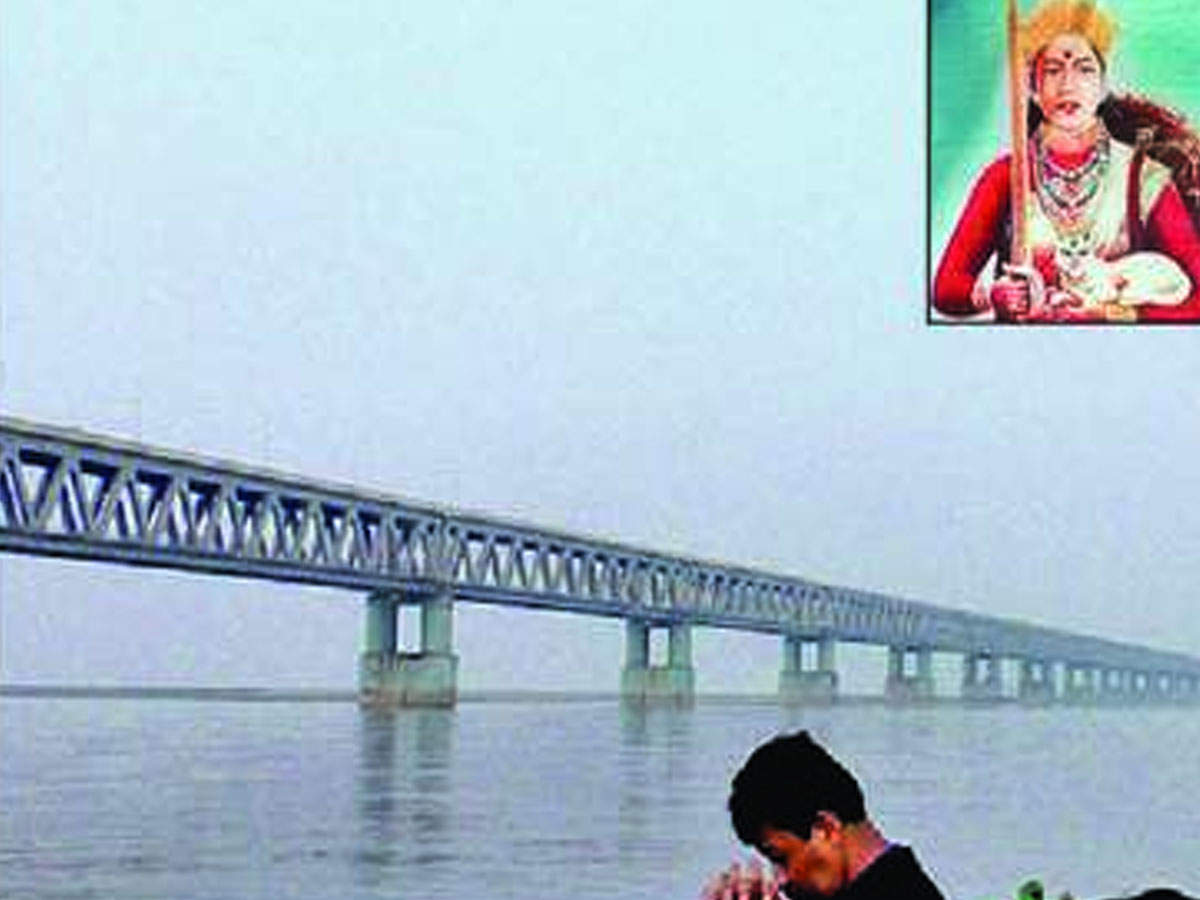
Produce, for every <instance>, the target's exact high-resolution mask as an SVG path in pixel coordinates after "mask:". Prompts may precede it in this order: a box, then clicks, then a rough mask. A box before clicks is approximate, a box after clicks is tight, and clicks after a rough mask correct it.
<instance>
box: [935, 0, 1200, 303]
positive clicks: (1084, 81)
mask: <svg viewBox="0 0 1200 900" xmlns="http://www.w3.org/2000/svg"><path fill="white" fill-rule="evenodd" d="M1014 17H1015V13H1014ZM1014 21H1015V18H1014ZM1114 32H1115V26H1114V24H1113V22H1112V20H1111V18H1110V17H1109V16H1107V15H1106V14H1105V13H1104V12H1102V11H1101V10H1099V9H1097V8H1096V6H1095V5H1094V4H1093V3H1091V2H1087V0H1049V2H1047V3H1044V4H1042V5H1041V6H1040V7H1038V8H1037V9H1035V10H1034V11H1033V12H1032V14H1031V15H1030V16H1029V18H1028V20H1027V21H1026V22H1025V23H1024V25H1023V26H1022V27H1021V28H1020V31H1019V34H1020V44H1019V47H1020V54H1021V57H1020V58H1021V64H1022V65H1023V66H1024V68H1025V71H1024V73H1019V77H1020V82H1018V83H1024V84H1027V85H1028V91H1029V105H1028V113H1027V115H1028V135H1029V138H1028V142H1027V144H1028V156H1027V159H1028V165H1027V167H1026V170H1027V172H1028V176H1027V182H1026V183H1027V185H1028V188H1027V190H1026V191H1024V192H1023V194H1022V195H1023V196H1024V199H1025V203H1024V236H1025V237H1026V238H1027V246H1028V254H1027V256H1026V258H1025V260H1024V261H1018V262H1023V264H1014V263H1013V262H1011V261H1010V259H1009V254H1010V249H1009V248H1010V241H1011V235H1012V228H1013V225H1012V214H1011V213H1012V211H1011V206H1012V202H1011V195H1012V193H1013V187H1012V185H1013V183H1014V182H1013V179H1012V178H1011V177H1010V170H1011V166H1012V162H1013V161H1012V157H1011V155H1008V154H1006V155H1004V156H1002V157H1001V158H1000V159H998V160H996V161H995V162H993V163H992V164H991V165H989V166H988V167H987V168H986V169H984V171H983V173H982V175H981V176H980V177H979V178H978V180H977V181H976V183H975V186H974V188H973V190H972V192H971V194H970V196H969V198H968V200H967V202H966V205H965V207H964V209H963V211H962V213H961V215H960V216H959V219H958V222H957V224H956V226H955V228H954V231H953V233H952V235H951V237H950V239H949V242H948V243H947V245H946V249H945V251H944V253H943V255H942V259H941V262H940V264H939V266H938V269H937V273H936V276H935V278H934V283H933V297H932V299H933V306H934V308H935V309H937V310H938V311H939V312H941V313H944V314H946V315H948V316H955V317H965V316H970V315H978V314H980V313H984V312H986V311H988V310H991V311H993V313H994V315H995V319H996V320H997V321H1001V322H1151V321H1187V322H1200V233H1198V226H1197V222H1198V221H1200V139H1197V136H1196V134H1195V133H1194V132H1192V131H1191V130H1189V129H1188V128H1187V126H1186V125H1185V123H1184V122H1183V120H1182V118H1180V117H1179V116H1177V115H1175V114H1173V113H1172V112H1170V111H1168V110H1166V109H1164V108H1163V107H1160V106H1158V105H1156V104H1154V103H1151V102H1150V101H1148V100H1145V99H1143V98H1139V97H1134V96H1131V95H1124V96H1114V95H1112V94H1111V93H1110V92H1109V89H1108V79H1107V71H1108V61H1109V53H1110V51H1111V49H1112V44H1113V38H1114ZM1018 108H1020V107H1018ZM1020 133H1021V130H1020V129H1018V134H1020ZM1018 183H1020V182H1019V181H1018ZM993 256H994V257H995V258H996V260H997V263H996V270H995V276H996V277H995V278H994V280H992V281H991V283H990V284H988V283H987V279H981V278H980V277H979V276H980V273H981V271H982V270H983V269H984V267H985V265H986V264H987V262H988V260H989V259H992V258H993Z"/></svg>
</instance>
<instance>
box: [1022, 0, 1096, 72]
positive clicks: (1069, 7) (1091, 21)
mask: <svg viewBox="0 0 1200 900" xmlns="http://www.w3.org/2000/svg"><path fill="white" fill-rule="evenodd" d="M1116 32H1117V26H1116V23H1115V22H1113V20H1112V17H1111V16H1109V15H1108V14H1107V13H1104V12H1101V11H1100V10H1098V9H1097V8H1096V4H1095V3H1094V2H1092V0H1047V2H1046V3H1043V4H1041V5H1040V6H1038V7H1037V9H1035V10H1033V11H1032V12H1031V13H1030V14H1029V17H1028V18H1027V19H1026V20H1025V22H1024V24H1023V25H1022V26H1021V53H1022V54H1023V55H1024V57H1025V59H1026V60H1031V59H1033V57H1034V56H1035V55H1036V54H1037V52H1038V51H1039V50H1041V49H1042V48H1043V47H1045V46H1046V45H1047V44H1048V43H1050V42H1051V41H1052V40H1054V38H1056V37H1058V36H1059V35H1060V34H1068V33H1070V34H1078V35H1081V36H1082V37H1084V38H1085V39H1086V40H1087V41H1088V43H1090V44H1091V45H1092V47H1094V48H1095V50H1096V52H1097V53H1099V54H1100V56H1101V57H1103V58H1104V59H1106V60H1107V59H1108V51H1109V49H1110V48H1111V47H1112V43H1113V38H1114V37H1115V35H1116Z"/></svg>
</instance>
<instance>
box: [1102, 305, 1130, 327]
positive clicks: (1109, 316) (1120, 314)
mask: <svg viewBox="0 0 1200 900" xmlns="http://www.w3.org/2000/svg"><path fill="white" fill-rule="evenodd" d="M1101 308H1102V309H1103V310H1104V321H1105V322H1125V323H1129V322H1136V321H1137V320H1138V314H1137V308H1136V307H1133V306H1125V305H1124V304H1121V303H1105V304H1103V305H1102V307H1101Z"/></svg>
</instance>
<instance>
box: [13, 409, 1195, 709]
mask: <svg viewBox="0 0 1200 900" xmlns="http://www.w3.org/2000/svg"><path fill="white" fill-rule="evenodd" d="M0 551H3V552H7V553H21V554H35V555H41V556H52V557H66V558H75V559H85V560H94V561H98V562H107V563H123V564H128V565H135V566H154V567H161V568H169V569H177V570H184V571H189V572H195V573H205V574H209V575H234V576H238V577H243V578H246V577H248V578H262V579H269V580H272V581H283V582H304V583H310V584H319V585H326V586H331V587H337V588H344V589H346V590H349V591H354V592H357V593H359V594H361V595H363V596H365V612H364V618H365V627H364V638H363V646H362V647H361V648H360V652H359V655H358V665H359V669H358V679H359V692H360V698H361V699H362V701H363V702H364V703H368V704H404V705H450V704H453V703H454V702H455V700H456V698H457V667H458V657H457V656H456V655H455V652H454V642H453V611H454V604H455V603H456V602H460V601H462V602H475V603H490V604H499V605H506V606H519V607H527V608H534V609H550V610H566V611H570V612H576V613H583V614H587V615H596V616H610V617H617V618H621V619H624V620H625V628H626V646H625V660H624V665H623V667H622V669H621V692H622V695H623V696H625V697H627V698H629V699H633V700H659V699H667V700H674V701H686V700H688V699H690V698H691V697H692V696H693V695H694V685H695V670H694V668H693V665H692V650H691V636H692V631H693V629H695V628H698V627H708V628H726V629H739V630H744V631H755V632H762V633H768V634H776V635H779V636H780V638H781V645H782V654H781V655H782V660H781V667H780V672H779V693H780V698H781V700H783V701H784V702H829V701H831V700H833V699H835V697H836V695H837V690H838V673H837V669H836V661H835V657H836V653H835V650H836V647H837V645H838V644H839V643H859V644H872V645H878V646H884V647H887V648H888V668H887V675H886V682H885V684H884V685H883V691H884V695H885V696H886V697H888V698H890V699H894V700H896V701H900V702H910V701H920V700H929V699H932V698H933V697H934V696H935V693H936V691H935V685H934V676H933V664H932V659H933V654H934V653H935V652H941V653H952V654H959V655H961V657H962V687H961V694H960V696H961V697H962V698H963V699H966V700H978V701H988V700H999V699H1004V698H1005V697H1006V692H1005V687H1004V684H1003V679H1002V677H1001V665H1002V663H1003V662H1004V661H1006V660H1007V661H1009V662H1010V663H1015V665H1016V668H1017V673H1018V678H1017V684H1016V691H1015V694H1013V693H1012V692H1009V698H1010V699H1019V700H1023V701H1027V702H1039V703H1043V702H1073V703H1104V702H1113V703H1116V702H1120V703H1128V702H1173V703H1174V702H1200V659H1197V658H1193V657H1191V656H1187V655H1184V654H1179V653H1171V652H1164V651H1160V650H1154V649H1151V648H1147V647H1141V646H1135V645H1132V644H1128V643H1122V642H1119V641H1114V640H1106V639H1103V638H1099V637H1091V636H1087V635H1082V634H1074V633H1070V632H1067V631H1063V630H1059V629H1053V628H1044V627H1041V626H1038V625H1034V624H1030V623H1026V622H1020V621H1013V620H1008V619H1003V618H997V617H991V616H984V615H978V614H974V613H969V612H965V611H961V610H955V609H949V608H942V607H938V606H935V605H932V604H927V603H920V602H915V601H912V600H906V599H902V598H899V597H893V596H887V595H885V594H880V593H874V592H870V591H861V590H856V589H854V588H849V587H839V586H836V585H830V584H822V583H819V582H816V581H810V580H806V579H803V578H797V577H792V576H787V575H779V574H772V573H768V572H762V571H755V570H752V569H748V568H743V567H739V566H732V565H725V564H721V563H714V562H707V561H703V560H697V559H691V558H687V557H683V556H678V555H674V554H668V553H657V552H654V551H652V550H647V549H643V548H637V547H631V546H627V545H624V544H620V543H614V542H609V541H603V540H596V539H594V538H590V537H586V536H582V535H577V534H568V533H564V532H561V531H556V530H553V529H546V528H540V527H537V526H535V525H529V524H524V523H518V522H511V521H506V520H504V519H502V518H497V517H491V516H482V515H475V514H468V513H463V512H458V511H453V510H450V509H447V508H443V507H439V506H434V505H429V504H423V503H414V502H412V501H409V500H403V499H399V498H396V497H392V496H387V495H384V494H381V493H377V492H373V491H367V490H361V489H359V488H356V487H353V486H347V485H338V484H329V483H323V482H318V481H315V480H311V479H306V478H301V477H296V476H292V475H285V474H280V473H277V472H270V471H265V470H262V469H258V468H252V467H249V466H245V465H239V464H237V463H233V462H228V461H221V460H213V459H206V458H204V457H201V456H197V455H194V454H191V453H182V452H176V451H169V450H162V449H156V448H152V447H147V446H144V445H142V444H139V443H134V442H130V441H125V440H119V439H115V438H111V437H103V436H98V435H95V434H89V433H85V432H81V431H77V430H74V429H66V428H58V427H51V426H47V425H43V424H38V423H33V422H29V421H24V420H19V419H14V418H9V417H0ZM404 604H413V605H417V606H419V607H420V635H421V636H420V647H419V649H417V650H416V651H415V652H403V651H402V650H401V649H400V648H399V647H398V642H397V617H398V612H399V609H400V607H401V605H404ZM653 629H665V630H666V632H667V634H668V638H667V659H666V661H665V664H651V660H650V653H649V646H650V640H649V639H650V634H651V631H652V630H653Z"/></svg>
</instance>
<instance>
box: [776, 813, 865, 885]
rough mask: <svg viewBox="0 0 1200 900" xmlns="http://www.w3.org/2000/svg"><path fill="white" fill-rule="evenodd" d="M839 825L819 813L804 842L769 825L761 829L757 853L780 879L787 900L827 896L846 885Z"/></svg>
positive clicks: (803, 839) (845, 870) (847, 872)
mask: <svg viewBox="0 0 1200 900" xmlns="http://www.w3.org/2000/svg"><path fill="white" fill-rule="evenodd" d="M843 837H844V836H843V832H842V823H841V822H840V821H838V819H837V817H836V816H833V815H830V814H829V813H820V814H819V815H818V818H817V821H816V822H814V823H813V826H812V829H811V831H810V832H809V835H808V837H807V838H802V837H800V836H799V835H797V834H795V833H794V832H791V831H787V830H785V829H782V828H774V827H772V826H770V825H766V826H764V827H763V831H762V840H761V841H760V843H759V851H760V852H761V853H762V855H763V856H765V857H766V858H767V859H769V860H770V861H771V864H772V865H773V866H775V870H776V871H777V872H778V873H779V875H780V876H781V877H782V878H783V879H784V881H785V882H786V884H785V885H784V893H786V894H787V895H788V896H789V897H803V896H805V895H818V896H829V895H830V894H835V893H837V892H838V891H839V890H841V889H842V888H843V887H845V886H846V884H847V882H848V881H849V866H848V865H847V854H846V848H845V843H844V841H843Z"/></svg>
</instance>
